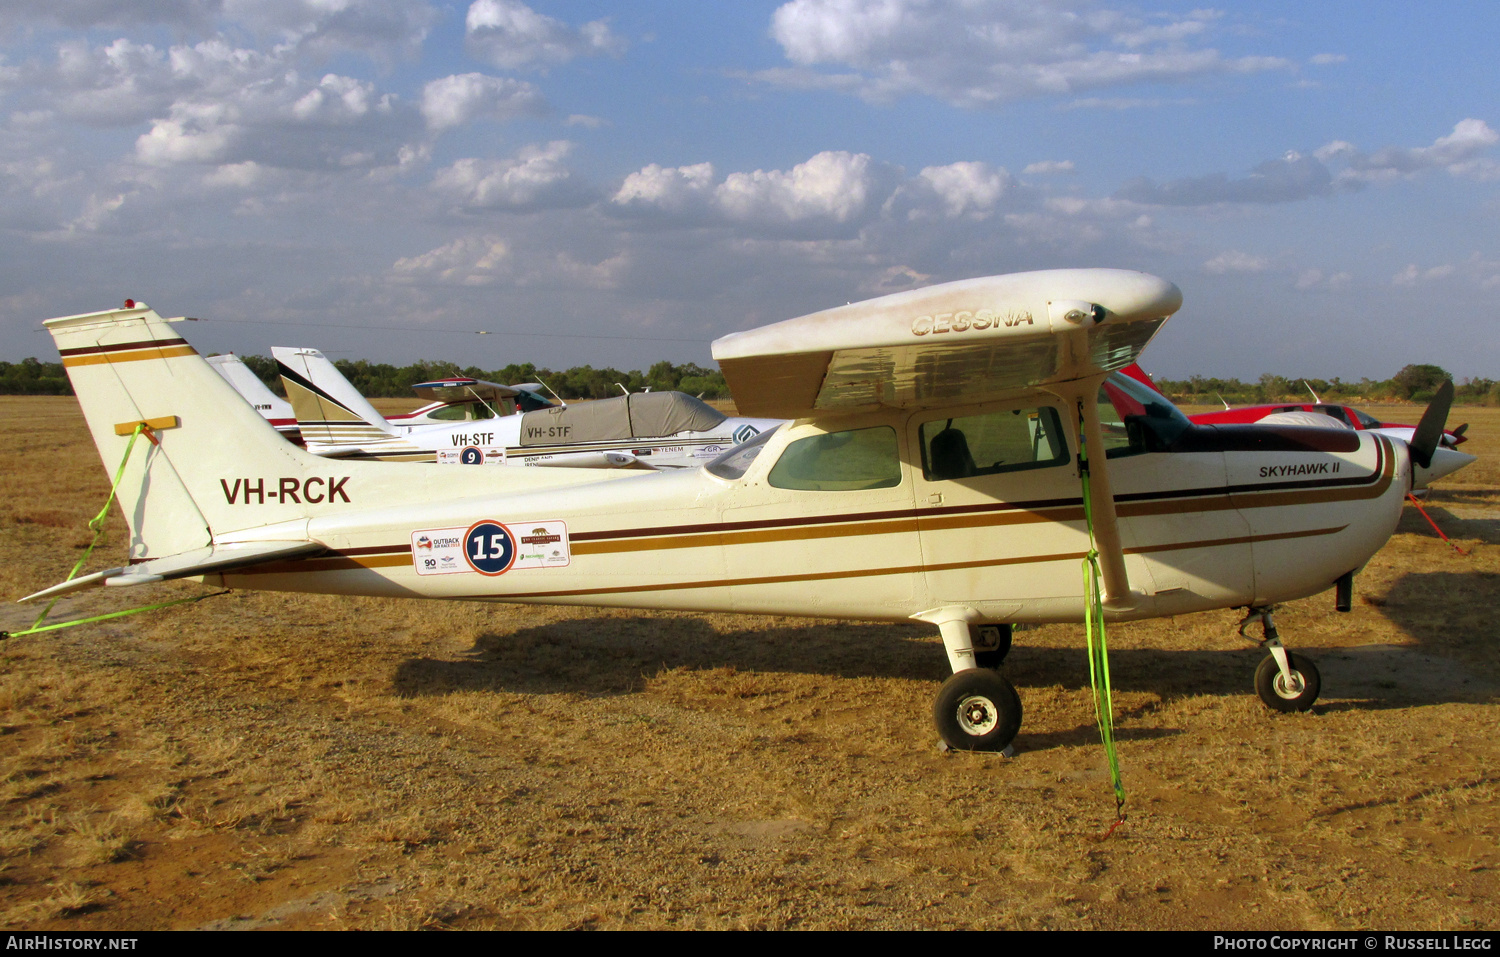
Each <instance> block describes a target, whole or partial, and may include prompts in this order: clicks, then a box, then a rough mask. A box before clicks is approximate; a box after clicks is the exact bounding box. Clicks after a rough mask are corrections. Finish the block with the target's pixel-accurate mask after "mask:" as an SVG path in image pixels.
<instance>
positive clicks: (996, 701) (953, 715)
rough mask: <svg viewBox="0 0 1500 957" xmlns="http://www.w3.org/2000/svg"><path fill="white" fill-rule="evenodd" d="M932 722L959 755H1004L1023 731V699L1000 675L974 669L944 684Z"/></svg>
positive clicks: (956, 674)
mask: <svg viewBox="0 0 1500 957" xmlns="http://www.w3.org/2000/svg"><path fill="white" fill-rule="evenodd" d="M932 720H933V723H935V724H936V725H937V730H938V734H939V735H941V736H942V738H943V740H944V741H945V742H947V744H948V747H950V748H952V749H953V750H955V751H1003V750H1004V749H1005V746H1006V745H1008V744H1010V743H1011V742H1012V741H1014V740H1015V737H1016V732H1017V731H1020V730H1021V698H1020V696H1019V695H1017V694H1016V689H1015V688H1014V687H1013V686H1012V685H1011V683H1010V682H1009V681H1007V680H1005V677H1004V676H1003V675H1001V674H999V673H998V672H995V671H991V670H990V669H988V668H970V669H968V670H966V671H959V672H955V673H954V674H953V675H952V676H951V677H950V678H949V679H948V680H947V681H945V682H943V687H942V688H940V689H939V690H938V694H937V700H935V701H934V702H933V703H932Z"/></svg>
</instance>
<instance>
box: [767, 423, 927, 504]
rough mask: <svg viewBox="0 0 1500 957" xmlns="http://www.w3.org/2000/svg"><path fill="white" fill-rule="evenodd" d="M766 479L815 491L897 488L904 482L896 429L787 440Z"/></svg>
mask: <svg viewBox="0 0 1500 957" xmlns="http://www.w3.org/2000/svg"><path fill="white" fill-rule="evenodd" d="M766 481H767V482H769V483H770V484H771V485H772V486H774V487H776V488H785V489H797V490H801V491H810V492H846V491H855V490H859V489H874V488H894V487H896V486H897V485H900V484H901V457H900V448H899V446H898V444H897V440H896V430H895V429H893V428H891V427H890V426H888V425H882V426H876V427H874V428H869V429H851V430H849V431H846V432H825V433H823V434H822V435H810V436H808V437H807V438H805V439H798V440H796V441H795V442H792V443H790V444H789V445H787V447H786V450H785V451H783V452H782V453H781V458H779V459H777V461H776V464H775V465H774V466H773V467H772V468H771V474H770V475H769V476H768V477H767V479H766Z"/></svg>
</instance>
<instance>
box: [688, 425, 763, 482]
mask: <svg viewBox="0 0 1500 957" xmlns="http://www.w3.org/2000/svg"><path fill="white" fill-rule="evenodd" d="M779 428H781V426H779V425H778V426H776V427H775V428H771V429H766V430H765V431H764V432H762V433H761V434H759V435H757V436H756V437H755V438H753V439H749V440H747V441H744V442H741V443H740V444H739V445H736V446H735V447H734V448H732V449H730V450H729V451H727V452H725V453H724V454H723V455H720V456H719V457H718V458H716V459H714V460H713V461H712V462H709V463H708V464H707V465H705V466H703V467H704V468H706V469H708V470H709V471H710V472H712V473H713V474H714V475H717V476H718V477H719V478H722V479H729V480H730V481H735V480H737V479H740V478H742V477H743V476H744V474H745V470H746V469H748V468H749V467H750V463H751V462H754V461H755V457H756V456H757V455H759V454H760V453H761V450H762V449H764V448H765V447H766V442H767V441H768V440H769V439H770V438H771V436H773V435H775V434H776V429H779Z"/></svg>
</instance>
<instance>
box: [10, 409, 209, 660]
mask: <svg viewBox="0 0 1500 957" xmlns="http://www.w3.org/2000/svg"><path fill="white" fill-rule="evenodd" d="M149 430H150V426H148V425H146V423H144V422H137V423H136V424H135V431H134V432H132V433H130V441H129V442H127V443H126V444H125V455H124V456H123V457H121V459H120V467H119V468H117V469H115V480H114V482H113V483H112V484H111V485H110V487H109V498H107V499H105V500H104V507H103V508H101V509H100V510H99V514H98V515H95V516H94V517H93V518H91V519H90V520H89V528H90V529H91V530H93V533H94V539H93V541H91V542H89V544H88V547H87V548H85V549H84V550H83V556H82V557H81V558H79V559H78V561H77V563H75V564H74V565H73V570H72V571H70V572H68V577H67V578H64V579H63V581H64V582H70V581H72V580H73V579H74V578H76V577H77V576H78V572H79V571H80V570H81V569H82V568H83V565H84V562H87V561H88V560H89V556H90V555H92V554H93V552H94V547H95V546H96V545H98V544H99V542H100V541H101V540H102V539H103V538H104V524H105V522H107V521H108V520H109V507H110V506H111V505H113V504H115V493H116V492H117V491H119V489H120V479H122V478H124V477H125V463H127V462H129V461H130V452H131V450H132V449H134V448H135V443H136V440H137V439H139V438H140V437H141V433H143V432H149ZM147 438H150V436H149V435H147ZM153 441H155V440H154V439H153ZM223 594H226V592H214V593H213V594H209V595H192V596H190V597H187V598H174V599H173V600H172V601H163V602H157V603H156V604H154V605H142V606H141V607H139V608H128V609H126V610H125V611H112V612H109V613H108V614H104V615H94V616H93V617H91V618H78V619H75V620H73V621H59V622H54V623H53V624H50V625H43V624H42V622H44V621H46V620H47V616H48V615H49V614H51V613H52V607H53V606H54V605H56V604H57V603H58V602H59V601H62V596H61V595H58V596H57V597H56V598H54V599H52V600H51V601H49V602H47V607H46V608H43V609H42V613H41V614H40V615H38V616H37V618H36V621H34V622H32V623H31V627H30V628H28V629H26V630H25V631H0V641H3V640H4V639H6V638H20V637H21V636H23V635H34V634H36V633H38V632H42V631H53V630H56V629H58V628H72V627H73V626H74V625H87V624H88V623H89V622H94V621H105V620H106V619H109V618H123V617H124V616H126V615H134V614H136V613H137V612H142V611H152V610H154V609H157V608H166V607H168V606H170V605H181V604H184V603H186V602H192V601H202V600H203V599H205V598H213V597H214V596H215V595H223Z"/></svg>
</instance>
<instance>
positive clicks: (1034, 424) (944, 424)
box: [918, 408, 1068, 482]
mask: <svg viewBox="0 0 1500 957" xmlns="http://www.w3.org/2000/svg"><path fill="white" fill-rule="evenodd" d="M918 434H919V435H920V436H921V440H922V475H923V477H925V478H926V479H927V480H928V481H929V482H934V481H945V480H949V479H965V478H972V477H975V476H979V475H994V474H996V473H999V472H1017V471H1022V470H1024V469H1037V468H1047V467H1049V466H1053V465H1062V464H1065V463H1066V462H1067V461H1068V443H1067V440H1066V439H1064V438H1063V428H1062V418H1061V417H1060V416H1059V415H1058V414H1057V410H1056V409H1053V408H1040V409H1006V410H1004V411H1001V412H988V413H985V414H983V415H968V416H962V417H958V418H952V419H934V420H932V421H931V422H923V423H922V425H921V427H920V429H919V430H918Z"/></svg>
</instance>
